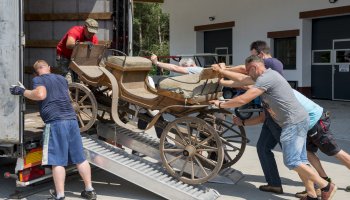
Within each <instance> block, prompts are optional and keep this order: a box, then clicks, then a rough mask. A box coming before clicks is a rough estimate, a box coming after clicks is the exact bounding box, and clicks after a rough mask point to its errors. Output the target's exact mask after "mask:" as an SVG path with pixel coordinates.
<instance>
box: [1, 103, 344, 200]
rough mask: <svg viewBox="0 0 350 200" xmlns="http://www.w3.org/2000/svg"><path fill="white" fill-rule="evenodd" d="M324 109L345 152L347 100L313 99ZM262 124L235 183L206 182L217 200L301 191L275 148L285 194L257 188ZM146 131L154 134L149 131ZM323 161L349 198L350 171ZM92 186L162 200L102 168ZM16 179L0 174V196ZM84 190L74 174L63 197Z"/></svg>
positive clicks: (8, 166)
mask: <svg viewBox="0 0 350 200" xmlns="http://www.w3.org/2000/svg"><path fill="white" fill-rule="evenodd" d="M315 102H317V103H318V104H320V105H321V106H323V107H324V108H325V109H326V110H329V111H330V112H331V119H332V125H331V128H332V131H333V133H334V135H335V138H336V139H337V143H338V145H339V146H340V147H341V148H342V149H343V150H345V151H347V152H350V102H340V101H326V100H315ZM260 128H261V126H260V125H258V126H251V127H246V132H247V136H248V137H249V139H250V143H249V144H248V146H247V148H246V150H245V153H244V155H243V157H242V158H241V159H240V160H239V161H238V162H237V163H236V164H235V165H234V166H233V168H235V169H237V170H239V171H241V172H242V173H243V174H244V177H243V179H241V180H240V181H239V182H238V183H237V184H235V185H228V184H227V185H226V184H216V183H206V184H204V185H205V186H207V187H211V188H214V189H216V190H217V191H218V192H219V193H220V194H221V196H220V198H219V200H227V199H237V200H238V199H239V200H240V199H249V200H251V199H254V200H255V199H259V200H260V199H262V200H267V199H273V200H274V199H276V200H282V199H296V198H295V197H294V194H295V193H296V192H299V191H302V190H304V187H303V186H302V183H301V181H300V179H299V177H298V176H297V174H296V173H295V172H294V171H290V170H288V169H287V168H286V167H285V166H284V164H283V158H282V154H281V149H279V147H278V148H276V149H275V151H274V153H275V158H276V161H277V164H278V167H279V171H280V175H281V177H282V182H283V189H284V194H282V195H276V194H272V193H266V192H261V191H259V190H258V189H257V188H258V187H259V186H260V185H262V184H265V180H264V176H263V173H262V170H261V167H260V164H259V161H258V157H257V153H256V142H257V139H258V136H259V133H260ZM149 134H154V132H153V131H151V132H150V133H149ZM318 155H319V157H320V159H321V160H322V164H323V166H324V168H325V170H326V172H327V173H328V175H329V176H330V177H331V178H332V180H333V181H334V183H335V184H337V186H338V187H339V189H338V191H337V193H336V195H335V196H334V198H333V199H336V200H346V199H350V192H346V191H345V188H346V186H349V185H350V170H349V169H347V168H346V167H345V166H343V165H341V164H340V162H339V161H338V160H336V159H335V158H334V157H328V156H326V155H324V154H322V153H319V154H318ZM14 165H15V160H14V159H8V158H0V174H1V175H2V174H3V173H4V172H5V171H10V172H11V171H13V170H14ZM92 176H93V178H92V179H93V187H94V188H95V189H96V191H97V193H98V199H99V200H109V199H111V200H114V199H152V200H153V199H163V198H162V197H159V196H158V195H156V194H154V193H152V192H150V191H147V190H145V189H143V188H141V187H139V186H136V185H134V184H132V183H130V182H128V181H127V180H124V179H121V178H119V177H117V176H115V175H113V174H110V173H108V172H105V171H103V170H101V169H97V168H95V169H93V175H92ZM44 186H45V187H44V188H42V187H41V186H34V187H30V188H26V189H28V190H29V191H34V192H37V193H36V194H33V195H30V196H28V197H26V198H24V199H28V200H41V199H47V198H48V197H49V193H48V189H49V188H53V184H52V181H49V182H48V183H45V185H44ZM15 189H16V187H15V181H14V180H13V179H4V178H3V177H0V199H8V197H9V195H10V194H12V193H13V192H14V191H15ZM82 189H83V182H82V180H81V179H80V177H79V176H77V175H74V176H73V177H70V178H68V179H67V182H66V199H72V200H74V199H80V197H79V195H80V191H81V190H82Z"/></svg>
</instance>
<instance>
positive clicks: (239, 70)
mask: <svg viewBox="0 0 350 200" xmlns="http://www.w3.org/2000/svg"><path fill="white" fill-rule="evenodd" d="M227 70H229V71H232V72H237V73H241V74H247V71H246V69H245V65H237V66H233V67H228V68H227Z"/></svg>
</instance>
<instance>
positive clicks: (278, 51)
mask: <svg viewBox="0 0 350 200" xmlns="http://www.w3.org/2000/svg"><path fill="white" fill-rule="evenodd" d="M273 49H274V57H275V58H277V59H278V60H280V61H281V62H282V63H283V65H284V69H296V51H297V45H296V37H287V38H275V39H274V48H273Z"/></svg>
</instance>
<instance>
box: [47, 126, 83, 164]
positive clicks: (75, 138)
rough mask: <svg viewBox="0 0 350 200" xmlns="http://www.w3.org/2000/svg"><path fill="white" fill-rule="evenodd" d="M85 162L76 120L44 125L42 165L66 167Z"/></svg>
mask: <svg viewBox="0 0 350 200" xmlns="http://www.w3.org/2000/svg"><path fill="white" fill-rule="evenodd" d="M85 160H86V159H85V155H84V150H83V143H82V140H81V136H80V129H79V125H78V122H77V120H57V121H54V122H51V123H48V124H46V125H45V130H44V133H43V158H42V165H54V166H67V165H69V164H79V163H82V162H84V161H85Z"/></svg>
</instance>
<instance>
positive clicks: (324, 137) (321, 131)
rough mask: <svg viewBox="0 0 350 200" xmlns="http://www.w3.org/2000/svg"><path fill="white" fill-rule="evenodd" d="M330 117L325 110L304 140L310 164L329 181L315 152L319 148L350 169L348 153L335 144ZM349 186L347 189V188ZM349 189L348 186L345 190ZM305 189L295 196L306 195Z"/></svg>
mask: <svg viewBox="0 0 350 200" xmlns="http://www.w3.org/2000/svg"><path fill="white" fill-rule="evenodd" d="M330 125H331V119H330V116H329V112H325V113H324V114H323V115H322V117H321V118H320V119H319V120H318V122H317V123H316V124H315V125H314V126H313V127H312V129H310V130H309V131H308V134H307V140H306V150H307V157H308V160H309V161H310V163H311V165H312V166H313V167H314V168H315V169H316V171H317V173H318V174H319V175H320V176H321V177H322V178H324V179H325V180H327V181H329V182H330V181H331V179H330V178H329V177H328V175H327V173H326V172H325V170H324V169H323V167H322V164H321V162H320V159H319V158H318V157H317V155H316V152H317V151H318V150H320V151H321V152H322V153H324V154H326V155H328V156H334V157H336V158H337V159H338V160H339V161H340V162H341V163H342V164H343V165H345V166H346V167H347V168H348V169H350V155H349V154H348V153H347V152H345V151H344V150H342V149H340V148H339V146H338V145H337V143H336V141H335V139H334V137H333V134H332V132H331V129H330ZM348 188H349V189H348ZM349 190H350V186H348V187H347V189H346V191H349ZM306 195H307V193H306V191H303V192H298V193H296V194H295V196H296V197H299V198H301V197H303V196H306Z"/></svg>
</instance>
